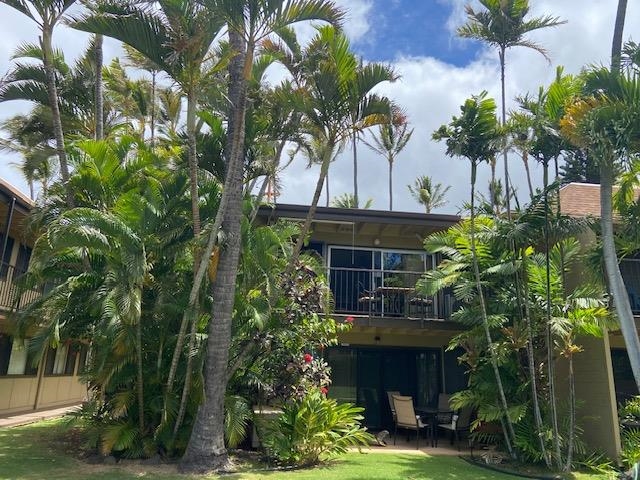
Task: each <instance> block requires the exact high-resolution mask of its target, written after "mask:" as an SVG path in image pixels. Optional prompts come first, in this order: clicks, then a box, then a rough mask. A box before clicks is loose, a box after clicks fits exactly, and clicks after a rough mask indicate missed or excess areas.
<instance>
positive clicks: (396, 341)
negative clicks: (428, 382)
mask: <svg viewBox="0 0 640 480" xmlns="http://www.w3.org/2000/svg"><path fill="white" fill-rule="evenodd" d="M454 334H455V333H454V332H438V331H433V330H426V329H425V330H420V329H417V328H416V329H415V330H407V331H405V332H398V331H393V330H392V329H383V328H366V327H364V328H360V327H354V328H353V329H352V330H351V331H349V332H345V333H342V334H340V335H339V337H338V341H339V343H341V344H343V345H344V344H349V345H373V346H380V347H415V348H419V347H428V348H440V347H446V346H447V345H448V344H449V341H450V340H451V337H453V335H454Z"/></svg>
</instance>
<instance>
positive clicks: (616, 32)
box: [611, 0, 627, 73]
mask: <svg viewBox="0 0 640 480" xmlns="http://www.w3.org/2000/svg"><path fill="white" fill-rule="evenodd" d="M626 15H627V0H618V9H617V11H616V23H615V26H614V28H613V40H612V41H611V72H612V73H613V72H620V61H621V57H622V34H623V32H624V20H625V17H626Z"/></svg>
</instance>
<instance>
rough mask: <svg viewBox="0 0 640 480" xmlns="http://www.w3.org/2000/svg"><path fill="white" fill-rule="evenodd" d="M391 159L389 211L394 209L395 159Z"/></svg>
mask: <svg viewBox="0 0 640 480" xmlns="http://www.w3.org/2000/svg"><path fill="white" fill-rule="evenodd" d="M388 160H389V211H390V212H392V211H393V160H391V159H388Z"/></svg>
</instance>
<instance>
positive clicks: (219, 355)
mask: <svg viewBox="0 0 640 480" xmlns="http://www.w3.org/2000/svg"><path fill="white" fill-rule="evenodd" d="M229 43H230V46H231V48H232V49H233V51H235V52H238V53H237V54H236V55H235V57H234V58H233V59H232V60H231V62H230V64H229V76H230V83H229V99H230V101H231V106H230V115H229V125H228V133H227V165H228V168H229V171H228V173H227V180H228V181H227V182H226V184H225V190H227V191H228V206H227V208H226V212H225V213H224V221H223V223H224V225H225V227H226V228H225V231H226V234H227V244H226V247H225V249H224V250H223V251H222V253H221V255H220V263H219V265H218V274H217V281H216V282H215V284H214V286H213V291H212V294H213V304H212V311H211V320H210V322H209V336H208V339H207V355H206V362H205V365H206V366H205V396H204V402H203V403H202V405H201V406H200V408H199V409H198V414H197V416H196V419H195V424H194V427H193V431H192V433H191V438H190V440H189V444H188V446H187V450H186V452H185V454H184V457H183V458H182V461H181V462H180V468H181V470H182V471H187V472H192V473H196V472H201V473H202V472H207V471H210V470H212V469H217V468H220V467H223V466H225V465H226V463H227V461H228V458H227V451H226V448H225V445H224V396H225V392H226V386H227V378H226V372H227V364H228V362H229V347H230V344H231V320H232V310H233V303H234V297H235V287H236V277H237V273H238V261H239V258H240V248H241V231H240V224H241V220H242V177H243V163H242V161H241V159H242V156H243V154H244V136H245V113H246V104H247V79H248V76H249V74H250V67H251V63H252V62H253V49H252V48H251V46H249V48H246V45H245V42H244V39H243V37H242V35H241V34H240V33H239V32H237V31H236V30H234V29H230V30H229Z"/></svg>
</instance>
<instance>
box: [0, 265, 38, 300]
mask: <svg viewBox="0 0 640 480" xmlns="http://www.w3.org/2000/svg"><path fill="white" fill-rule="evenodd" d="M22 275H24V271H23V270H19V269H17V268H16V267H14V266H13V265H9V264H7V263H2V264H0V308H2V309H11V308H16V309H18V308H20V307H24V306H25V305H28V304H29V303H31V302H33V301H34V300H35V299H37V298H38V297H40V295H41V294H42V292H41V291H39V290H26V291H23V292H22V293H21V290H20V288H19V287H18V285H17V282H18V280H19V279H20V277H21V276H22Z"/></svg>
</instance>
